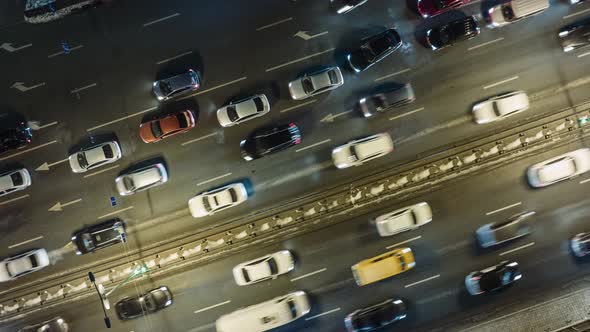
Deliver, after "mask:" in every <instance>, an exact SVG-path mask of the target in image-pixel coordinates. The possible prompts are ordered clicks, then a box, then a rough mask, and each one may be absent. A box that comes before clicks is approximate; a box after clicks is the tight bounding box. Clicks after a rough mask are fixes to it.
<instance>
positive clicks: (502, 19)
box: [484, 0, 549, 28]
mask: <svg viewBox="0 0 590 332" xmlns="http://www.w3.org/2000/svg"><path fill="white" fill-rule="evenodd" d="M547 8H549V0H509V1H503V2H500V3H497V4H495V5H494V6H492V7H491V8H489V9H488V10H487V13H485V14H484V18H485V20H486V21H487V22H488V27H490V28H497V27H502V26H505V25H507V24H510V23H514V22H517V21H520V20H522V19H524V18H527V17H532V16H534V15H538V14H540V13H542V12H543V11H544V10H546V9H547Z"/></svg>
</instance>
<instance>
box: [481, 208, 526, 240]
mask: <svg viewBox="0 0 590 332" xmlns="http://www.w3.org/2000/svg"><path fill="white" fill-rule="evenodd" d="M534 214H535V212H534V211H529V212H523V213H520V214H517V215H515V216H512V217H510V218H508V220H506V221H502V222H495V223H490V224H485V225H483V226H481V227H480V228H478V229H477V231H476V232H475V234H476V236H477V240H478V241H479V245H480V246H481V247H482V248H489V247H492V246H495V245H498V244H500V243H503V242H506V241H510V240H514V239H518V238H520V237H523V236H525V235H528V234H530V233H531V232H532V231H533V227H532V218H531V217H532V216H533V215H534Z"/></svg>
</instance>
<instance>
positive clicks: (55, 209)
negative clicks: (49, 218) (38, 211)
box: [47, 198, 82, 212]
mask: <svg viewBox="0 0 590 332" xmlns="http://www.w3.org/2000/svg"><path fill="white" fill-rule="evenodd" d="M79 202H82V199H81V198H78V199H75V200H73V201H69V202H67V203H63V204H61V203H60V202H57V203H56V204H55V205H54V206H52V207H50V208H49V210H47V211H53V212H58V211H63V208H64V207H66V206H68V205H72V204H76V203H79Z"/></svg>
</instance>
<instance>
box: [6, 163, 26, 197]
mask: <svg viewBox="0 0 590 332" xmlns="http://www.w3.org/2000/svg"><path fill="white" fill-rule="evenodd" d="M30 185H31V175H30V174H29V171H28V170H27V169H26V168H21V169H15V170H12V171H9V172H6V173H4V174H2V175H0V197H2V196H4V195H8V194H10V193H13V192H15V191H19V190H23V189H27V187H28V186H30Z"/></svg>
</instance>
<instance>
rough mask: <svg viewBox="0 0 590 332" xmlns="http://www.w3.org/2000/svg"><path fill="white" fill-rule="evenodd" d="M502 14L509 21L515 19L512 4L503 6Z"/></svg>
mask: <svg viewBox="0 0 590 332" xmlns="http://www.w3.org/2000/svg"><path fill="white" fill-rule="evenodd" d="M502 15H503V16H504V18H505V19H506V20H508V21H510V20H512V19H514V11H513V10H512V7H511V6H510V5H504V6H502Z"/></svg>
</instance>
